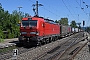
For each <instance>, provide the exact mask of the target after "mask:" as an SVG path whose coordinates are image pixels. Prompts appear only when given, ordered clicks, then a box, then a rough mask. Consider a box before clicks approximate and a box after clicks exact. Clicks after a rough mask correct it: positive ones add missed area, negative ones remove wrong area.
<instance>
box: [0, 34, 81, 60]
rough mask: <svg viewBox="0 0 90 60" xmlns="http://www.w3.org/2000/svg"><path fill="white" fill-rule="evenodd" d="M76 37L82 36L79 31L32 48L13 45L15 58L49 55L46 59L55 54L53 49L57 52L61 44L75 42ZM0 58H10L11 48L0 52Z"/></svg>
mask: <svg viewBox="0 0 90 60" xmlns="http://www.w3.org/2000/svg"><path fill="white" fill-rule="evenodd" d="M76 37H78V38H77V39H80V38H81V37H82V33H80V34H79V33H77V34H75V35H72V36H70V37H66V38H63V39H61V40H58V41H55V42H52V43H50V44H46V45H43V46H39V47H33V48H29V49H28V48H24V47H15V48H16V49H18V51H19V53H18V59H17V60H22V59H23V60H30V59H31V60H40V59H41V58H40V57H43V58H44V57H45V56H48V55H49V56H48V57H46V58H45V59H47V60H48V59H50V58H51V55H52V56H54V54H56V53H55V51H57V53H58V49H59V48H61V47H62V45H63V44H66V46H67V45H69V44H70V43H71V42H72V41H74V42H77V40H76ZM72 39H75V40H76V41H75V40H72ZM67 42H68V43H67ZM50 46H51V47H50ZM62 48H63V47H62ZM62 48H61V49H62ZM61 49H60V52H62V51H63V50H61ZM56 55H57V54H56ZM24 56H25V57H24ZM24 58H25V59H24ZM27 58H28V59H27ZM0 59H1V60H10V59H12V50H11V51H8V52H5V53H1V55H0Z"/></svg>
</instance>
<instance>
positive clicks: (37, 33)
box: [30, 32, 39, 35]
mask: <svg viewBox="0 0 90 60" xmlns="http://www.w3.org/2000/svg"><path fill="white" fill-rule="evenodd" d="M30 34H36V35H39V32H30Z"/></svg>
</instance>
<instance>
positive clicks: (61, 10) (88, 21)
mask: <svg viewBox="0 0 90 60" xmlns="http://www.w3.org/2000/svg"><path fill="white" fill-rule="evenodd" d="M36 1H38V3H39V4H42V5H43V6H39V16H42V17H45V18H49V19H52V20H54V21H55V20H60V19H61V18H68V22H69V24H70V23H71V21H72V20H75V21H76V23H81V26H83V24H82V22H83V20H84V21H85V26H90V0H0V3H1V4H2V7H3V8H4V9H5V10H8V11H9V13H12V11H14V10H17V11H19V9H18V7H19V6H22V8H21V9H20V11H22V12H25V13H29V14H30V15H31V16H34V12H33V6H32V5H33V4H35V3H36ZM87 5H88V7H87ZM81 8H83V9H81Z"/></svg>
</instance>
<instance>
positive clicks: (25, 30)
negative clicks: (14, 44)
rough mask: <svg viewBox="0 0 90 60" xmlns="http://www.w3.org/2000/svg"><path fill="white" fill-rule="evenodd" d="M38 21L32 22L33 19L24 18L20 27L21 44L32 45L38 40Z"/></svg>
mask: <svg viewBox="0 0 90 60" xmlns="http://www.w3.org/2000/svg"><path fill="white" fill-rule="evenodd" d="M37 23H38V20H32V18H23V19H22V22H21V26H20V37H19V42H20V43H25V42H26V43H27V42H28V43H30V42H34V40H36V38H37V36H38V35H39V32H38V30H37Z"/></svg>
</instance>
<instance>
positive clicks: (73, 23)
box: [70, 20, 77, 28]
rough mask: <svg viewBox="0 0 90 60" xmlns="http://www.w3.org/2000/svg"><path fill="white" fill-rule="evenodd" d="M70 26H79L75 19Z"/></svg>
mask: <svg viewBox="0 0 90 60" xmlns="http://www.w3.org/2000/svg"><path fill="white" fill-rule="evenodd" d="M70 26H71V27H73V28H76V27H77V25H76V22H75V20H73V21H72V22H71V24H70Z"/></svg>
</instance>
